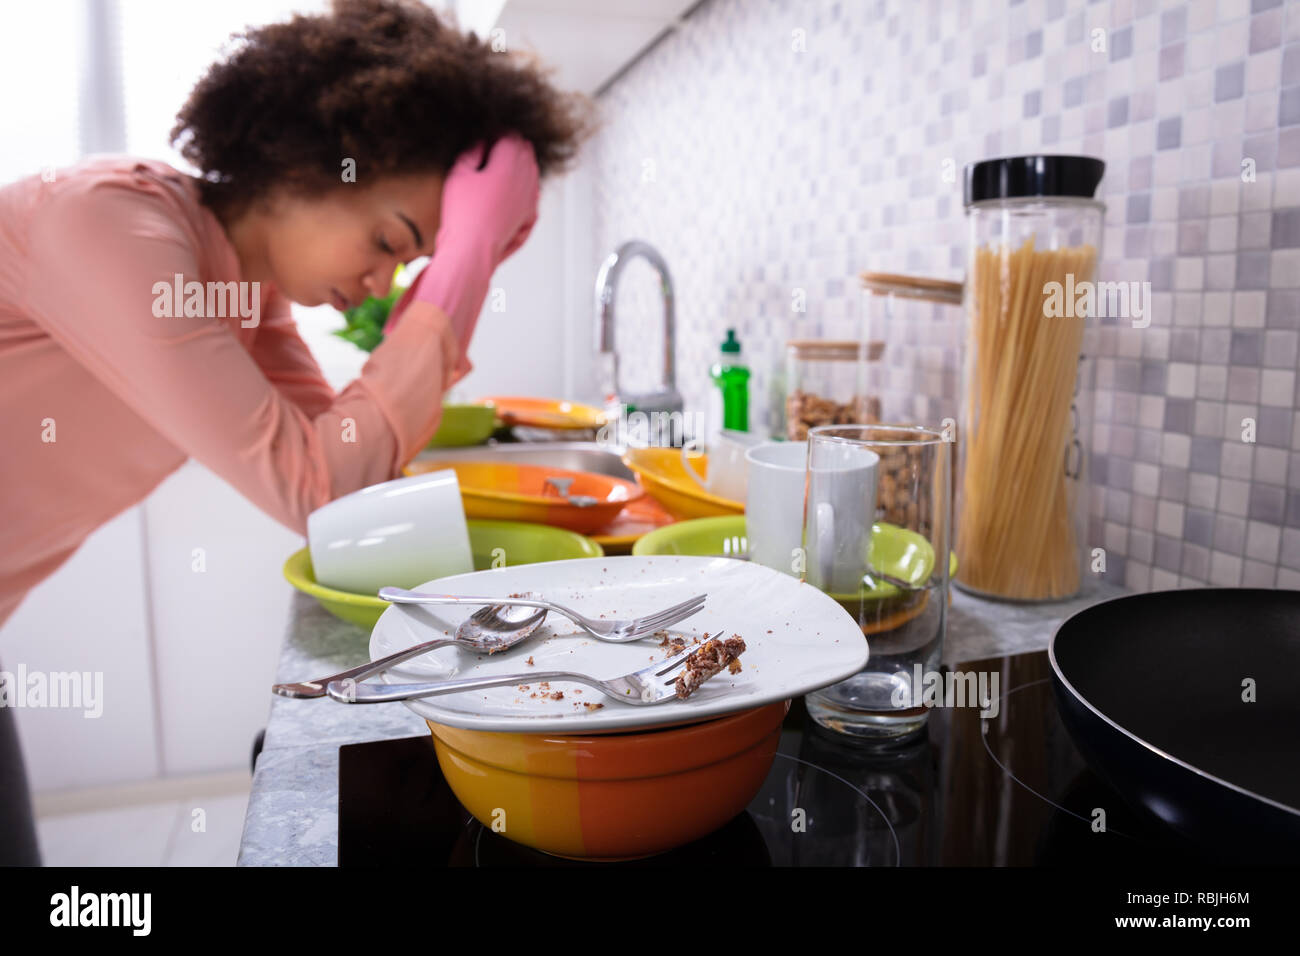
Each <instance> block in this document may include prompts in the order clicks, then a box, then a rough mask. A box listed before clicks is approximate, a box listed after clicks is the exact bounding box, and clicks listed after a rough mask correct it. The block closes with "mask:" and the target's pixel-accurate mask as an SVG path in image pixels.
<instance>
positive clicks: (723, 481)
mask: <svg viewBox="0 0 1300 956" xmlns="http://www.w3.org/2000/svg"><path fill="white" fill-rule="evenodd" d="M761 442H762V439H761V438H759V437H758V436H757V435H754V434H752V433H751V432H738V431H733V430H732V429H729V428H724V429H722V430H721V431H719V432H718V436H717V438H716V439H714V441H713V443H712V444H711V445H710V446H709V474H708V476H707V477H705V478H701V477H700V476H699V473H698V472H697V471H696V470H695V469H694V468H693V467H692V466H691V457H692V456H693V453H695V452H696V449H697V447H698V446H696V445H695V443H694V442H687V443H686V444H684V445H683V446H682V469H683V470H684V471H685V472H686V474H688V475H690V476H691V479H692V480H693V481H694V482H695V483H696V484H697V485H699V486H700V488H702V489H703V490H704V491H707V492H708V493H709V494H711V495H717V496H718V497H719V498H729V499H731V500H732V501H744V500H745V494H746V489H747V487H748V484H749V480H748V479H749V466H748V463H747V462H746V461H745V452H746V451H747V450H748V449H750V448H752V447H753V446H755V445H757V444H760V443H761Z"/></svg>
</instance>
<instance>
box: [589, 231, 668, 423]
mask: <svg viewBox="0 0 1300 956" xmlns="http://www.w3.org/2000/svg"><path fill="white" fill-rule="evenodd" d="M637 256H641V257H642V258H643V259H645V260H646V261H647V262H649V263H650V265H651V266H653V267H654V270H655V271H656V272H658V273H659V291H660V293H661V294H662V295H663V300H664V377H663V382H662V384H661V385H660V388H659V391H657V392H651V393H649V394H646V395H624V394H623V390H622V389H621V388H620V387H619V381H618V351H617V349H616V348H615V346H614V295H615V293H616V292H617V291H618V279H619V276H620V275H621V274H622V272H623V267H624V266H625V265H627V263H628V262H629V261H631V260H632V259H634V258H636V257H637ZM673 301H674V300H673V280H672V278H671V277H670V276H669V275H668V264H667V263H666V262H664V257H663V256H661V255H660V254H659V252H658V251H657V250H656V249H655V248H654V246H652V245H650V244H649V243H648V242H643V241H641V240H640V239H630V240H628V241H627V242H625V243H623V244H622V245H621V246H619V247H618V248H617V249H615V250H614V251H613V252H611V253H610V254H609V256H608V258H606V259H605V261H604V262H603V263H602V264H601V267H600V272H599V273H598V274H597V275H596V349H597V354H598V355H609V356H610V357H611V361H612V365H613V375H612V383H613V390H614V394H613V399H614V401H616V402H619V403H621V404H625V405H627V406H628V410H629V411H632V410H637V411H642V412H680V411H681V410H682V396H681V395H680V394H679V393H678V391H677V383H676V375H675V373H674V365H673V346H674V344H675V342H676V335H675V332H674V323H675V318H674V313H673Z"/></svg>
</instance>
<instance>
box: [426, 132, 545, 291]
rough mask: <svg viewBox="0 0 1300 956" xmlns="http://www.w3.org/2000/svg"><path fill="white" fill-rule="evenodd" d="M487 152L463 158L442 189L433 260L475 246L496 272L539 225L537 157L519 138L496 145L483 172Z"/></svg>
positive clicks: (470, 153) (475, 151)
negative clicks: (485, 253) (482, 252)
mask: <svg viewBox="0 0 1300 956" xmlns="http://www.w3.org/2000/svg"><path fill="white" fill-rule="evenodd" d="M482 157H483V148H482V145H481V144H480V145H478V146H475V147H473V148H472V149H470V150H469V151H467V152H465V153H463V154H462V155H461V157H460V158H459V159H458V160H456V164H455V165H454V166H453V167H452V168H451V171H450V172H448V174H447V178H446V180H445V182H444V183H443V187H442V218H441V223H440V225H439V227H438V237H437V240H436V241H435V243H434V259H435V260H436V259H437V257H438V255H439V254H440V253H442V252H443V251H444V250H446V251H448V252H453V251H454V247H462V246H466V245H469V244H475V245H478V246H480V248H483V249H485V250H486V252H487V255H488V261H489V263H490V265H491V268H492V269H495V268H496V267H497V266H499V265H500V264H501V263H502V262H503V261H504V260H505V259H506V258H508V257H509V256H510V255H511V254H512V253H513V252H514V251H515V250H516V249H518V248H519V247H520V246H522V245H523V244H524V240H526V239H527V238H528V234H529V233H530V232H531V231H532V228H533V224H534V223H535V222H537V203H538V199H539V198H540V182H539V179H538V170H537V158H536V156H535V155H534V153H533V147H532V145H531V144H530V143H529V142H528V141H527V140H525V139H524V138H523V137H521V136H519V135H518V134H517V133H510V134H508V135H506V136H503V137H501V138H500V139H499V140H497V141H496V143H495V144H493V146H492V149H491V152H490V154H489V156H488V162H487V165H486V166H485V167H484V168H483V169H479V168H478V166H479V164H480V162H481V161H482Z"/></svg>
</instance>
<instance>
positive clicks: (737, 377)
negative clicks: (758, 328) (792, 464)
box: [709, 329, 749, 432]
mask: <svg viewBox="0 0 1300 956" xmlns="http://www.w3.org/2000/svg"><path fill="white" fill-rule="evenodd" d="M709 378H711V379H713V383H714V384H715V385H717V386H718V388H719V390H721V392H722V427H723V428H727V429H731V430H732V431H738V432H747V431H749V369H747V368H746V367H745V366H744V365H741V364H740V343H739V342H738V341H736V330H735V329H727V338H726V340H725V341H724V342H723V343H722V348H721V349H720V350H719V354H718V361H717V364H715V365H714V366H713V367H712V368H710V369H709Z"/></svg>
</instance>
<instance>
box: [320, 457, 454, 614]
mask: <svg viewBox="0 0 1300 956" xmlns="http://www.w3.org/2000/svg"><path fill="white" fill-rule="evenodd" d="M307 546H308V548H309V549H310V551H311V563H312V569H313V570H314V571H315V574H316V580H317V582H318V583H320V584H323V585H325V586H326V587H331V588H337V589H339V590H341V591H352V592H354V593H357V594H374V593H376V592H377V591H378V590H379V589H380V588H382V587H386V586H388V585H390V584H391V585H394V586H395V587H399V588H414V587H418V586H419V585H421V584H424V583H425V582H426V581H431V580H433V579H434V578H441V577H446V576H448V575H451V574H464V573H466V572H469V571H473V570H474V558H473V554H472V553H471V551H470V545H469V529H468V527H467V526H466V524H465V508H464V505H463V504H462V503H461V498H460V485H459V483H458V482H457V481H456V472H455V471H453V470H451V469H450V468H448V469H445V470H443V471H431V472H428V473H426V474H422V475H410V476H407V477H405V478H397V479H394V480H393V481H385V482H381V483H379V484H377V485H371V486H370V487H368V488H362V489H361V490H360V491H354V492H352V493H351V494H348V495H344V496H343V497H341V498H336V499H335V500H333V501H331V502H330V503H329V504H327V505H324V506H322V507H320V508H317V509H316V510H315V511H313V512H312V513H311V514H310V515H308V516H307Z"/></svg>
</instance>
